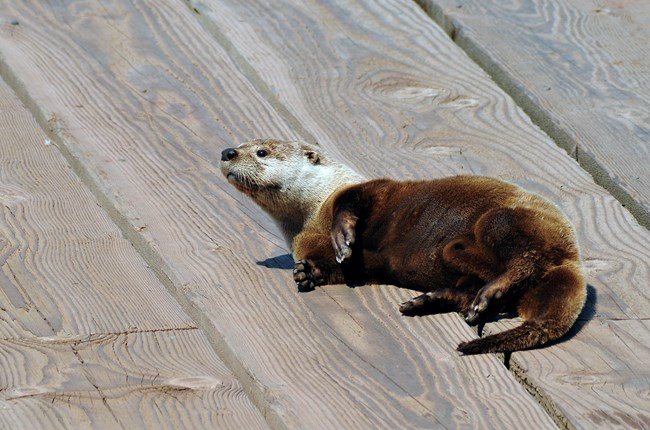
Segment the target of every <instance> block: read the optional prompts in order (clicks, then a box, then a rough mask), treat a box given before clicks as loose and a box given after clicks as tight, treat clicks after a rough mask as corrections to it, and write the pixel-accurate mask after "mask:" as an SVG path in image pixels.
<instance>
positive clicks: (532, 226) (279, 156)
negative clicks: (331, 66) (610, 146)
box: [221, 139, 586, 354]
mask: <svg viewBox="0 0 650 430" xmlns="http://www.w3.org/2000/svg"><path fill="white" fill-rule="evenodd" d="M221 170H222V172H223V174H224V175H225V176H226V178H227V179H228V181H229V182H230V183H232V184H233V185H234V186H235V187H237V189H239V190H240V191H242V192H243V193H245V194H247V195H248V196H250V197H251V198H252V199H253V200H254V201H255V202H256V203H257V204H259V205H260V206H261V207H262V208H263V209H264V210H266V211H267V212H268V213H269V214H270V215H271V216H272V217H273V218H274V219H275V221H276V222H277V223H278V225H279V227H280V229H281V230H282V232H283V234H284V236H285V238H286V240H287V242H288V244H289V245H290V246H291V250H292V253H293V258H294V261H295V262H296V263H295V269H294V280H295V282H296V284H297V285H298V288H299V289H300V290H301V291H306V290H310V289H313V288H314V286H316V285H325V284H334V283H347V284H357V285H360V284H364V283H367V282H376V283H383V284H394V285H397V286H400V287H405V288H411V289H415V290H420V291H425V293H424V294H422V295H420V296H418V297H415V298H413V299H411V300H409V301H407V302H405V303H402V304H401V305H400V311H401V312H403V313H404V314H423V313H438V312H450V311H458V312H461V313H462V314H463V315H465V319H466V321H467V322H468V323H469V324H477V323H479V322H483V321H485V319H486V318H488V317H489V316H490V315H493V314H494V313H498V312H516V313H517V314H518V315H519V316H521V317H522V318H523V319H524V320H525V321H524V323H523V324H521V325H520V326H518V327H516V328H514V329H511V330H507V331H504V332H502V333H497V334H494V335H490V336H486V337H483V338H479V339H475V340H472V341H470V342H463V343H461V344H460V345H459V346H458V350H459V351H461V352H463V353H464V354H477V353H487V352H509V351H515V350H520V349H527V348H532V347H536V346H540V345H543V344H545V343H547V342H549V341H552V340H555V339H558V338H559V337H561V336H562V335H564V334H565V333H566V332H567V331H568V330H569V329H570V328H571V327H572V326H573V324H574V323H575V321H576V319H577V318H578V315H579V314H580V311H581V309H582V307H583V306H584V303H585V299H586V283H585V277H584V274H583V270H582V265H581V263H580V258H579V253H578V247H577V245H576V239H575V234H574V232H573V228H572V226H571V224H570V223H569V221H568V220H567V218H566V217H565V216H564V215H563V214H562V212H560V210H559V209H558V208H557V207H556V206H554V205H553V204H551V203H550V202H548V201H547V200H545V199H543V198H541V197H539V196H537V195H535V194H531V193H529V192H526V191H524V190H523V189H521V188H520V187H518V186H516V185H513V184H509V183H506V182H503V181H500V180H497V179H493V178H488V177H481V176H457V177H449V178H444V179H436V180H430V181H394V180H390V179H375V180H370V181H367V180H365V179H364V178H363V177H362V176H360V175H359V174H357V173H356V172H354V171H353V170H352V169H350V168H349V167H347V166H345V165H343V164H341V163H339V162H337V161H335V160H333V159H331V158H330V157H329V156H328V155H327V154H325V153H324V152H323V151H322V149H321V148H320V147H318V146H314V145H309V144H307V143H304V142H290V141H280V140H275V139H266V140H261V139H260V140H254V141H251V142H248V143H245V144H242V145H240V146H238V147H237V148H228V149H225V150H224V151H223V152H222V156H221Z"/></svg>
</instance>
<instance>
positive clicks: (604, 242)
mask: <svg viewBox="0 0 650 430" xmlns="http://www.w3.org/2000/svg"><path fill="white" fill-rule="evenodd" d="M224 3H227V4H228V7H224ZM193 5H194V7H197V8H199V10H200V11H201V13H202V16H204V17H207V18H206V19H209V20H210V21H212V22H214V23H216V25H217V26H218V29H219V30H220V32H221V35H223V37H228V38H230V40H231V41H232V43H233V45H234V46H236V47H237V49H238V50H239V52H240V53H241V55H242V56H243V57H244V58H245V59H246V60H247V61H249V62H250V64H251V65H252V66H253V67H254V68H255V69H256V71H257V72H258V73H259V75H260V77H261V78H262V79H264V80H265V82H266V83H267V85H269V86H270V87H272V88H276V89H282V90H277V96H278V98H279V99H280V101H281V102H282V103H284V104H285V105H286V106H287V107H288V109H289V110H290V112H291V113H292V114H293V115H294V116H295V117H296V118H298V119H299V120H300V121H301V122H302V123H303V124H304V126H305V128H307V129H309V130H314V135H315V137H316V138H317V139H318V140H320V141H321V142H323V144H324V145H326V146H328V147H332V148H334V150H335V151H336V150H338V151H339V153H340V154H342V155H343V156H344V157H345V158H346V159H348V160H350V161H351V163H352V164H354V165H355V167H357V169H358V170H360V171H363V172H364V173H366V174H368V175H369V176H377V175H379V174H389V175H390V176H394V177H414V176H415V177H431V176H438V175H442V174H449V173H465V172H467V171H470V172H471V173H481V174H489V175H492V176H499V177H501V178H504V179H510V180H514V181H515V182H518V183H520V184H521V185H523V186H525V187H527V188H529V189H531V190H533V191H537V192H539V193H541V194H543V195H545V196H547V197H548V198H550V199H551V200H553V201H555V202H556V203H558V204H559V205H560V206H561V207H562V208H563V209H564V210H565V211H566V212H567V214H568V215H569V216H570V218H571V219H572V220H573V221H574V223H575V224H576V228H577V231H578V234H579V238H580V242H581V245H582V248H583V256H584V259H585V265H586V267H587V270H588V275H589V283H590V285H591V286H590V303H589V305H588V306H587V308H586V309H585V312H584V313H583V315H582V317H581V322H580V324H579V327H581V328H582V329H581V330H578V332H577V333H576V334H574V336H573V337H572V338H571V339H570V340H569V341H567V342H564V343H559V344H557V345H554V346H551V347H548V348H545V349H541V350H536V351H526V352H520V353H516V354H514V355H513V359H512V364H513V367H517V368H518V369H519V373H520V375H519V376H520V378H521V379H522V380H526V381H527V383H528V384H531V385H532V387H533V388H532V390H533V391H537V392H538V393H540V392H541V393H547V394H545V395H539V398H540V401H541V402H542V404H544V405H545V407H546V408H547V410H548V411H549V413H550V414H552V415H553V417H554V419H555V420H556V422H557V423H558V424H559V425H561V426H567V427H578V428H593V427H595V426H599V425H602V424H603V422H604V421H603V420H602V419H603V417H613V418H608V419H609V420H610V421H611V420H617V422H618V423H625V422H627V421H626V417H627V416H628V414H629V413H630V411H633V410H643V409H647V400H646V397H647V396H645V394H643V392H642V390H638V387H639V385H642V384H639V385H637V384H638V382H637V380H638V379H637V378H638V373H635V371H629V372H625V371H620V372H619V373H618V374H617V377H619V378H620V380H619V381H618V382H619V383H621V384H623V385H624V386H625V387H630V388H631V387H637V391H635V390H630V391H629V392H628V391H626V390H618V389H612V385H607V384H606V385H605V386H604V388H603V389H602V390H594V389H592V387H590V386H589V385H587V384H582V383H579V382H576V381H579V380H581V377H582V375H584V374H585V372H586V369H588V366H585V365H584V364H583V362H581V361H580V360H579V358H581V357H585V358H584V360H585V361H587V360H591V359H592V358H596V357H600V356H607V357H608V360H609V363H610V366H613V367H616V368H619V369H626V368H627V367H628V366H630V367H631V368H632V369H634V367H633V365H632V364H631V363H635V362H637V361H638V360H639V357H642V359H641V360H645V361H648V360H649V359H650V355H649V353H648V338H647V336H639V337H638V338H636V339H632V338H631V339H627V341H628V342H629V343H628V345H629V347H628V348H627V349H625V350H621V348H620V345H619V344H618V343H617V342H615V341H614V339H613V337H612V336H610V335H609V334H606V333H601V332H600V331H599V330H598V326H600V325H601V324H603V323H604V322H606V321H608V319H630V320H632V321H635V320H637V319H642V318H647V317H648V312H649V311H650V303H649V301H648V291H647V285H648V281H649V279H650V271H649V269H650V267H649V266H648V262H649V261H650V258H649V257H650V248H649V247H648V243H650V242H649V240H648V239H650V235H649V234H648V232H647V230H645V229H644V228H642V227H640V226H639V225H638V223H637V222H636V221H635V220H634V219H633V218H632V217H631V216H630V214H629V213H628V212H627V211H626V210H625V209H624V208H622V207H621V205H620V204H619V202H618V201H617V200H616V199H614V198H613V197H612V196H611V195H609V194H608V193H607V192H605V191H604V190H602V189H601V188H600V187H597V186H595V184H594V183H593V181H592V179H591V178H590V177H589V175H588V174H586V173H585V172H584V171H583V170H582V169H581V168H580V167H579V166H578V165H577V163H575V162H574V161H572V160H571V159H570V158H569V157H568V156H567V155H566V154H565V153H564V152H563V151H562V150H560V149H558V147H557V146H556V144H555V143H554V142H553V141H551V140H550V139H548V137H546V136H545V135H544V134H543V133H541V132H540V131H539V129H537V128H536V127H535V126H533V125H532V124H531V123H530V121H529V120H528V118H526V116H525V115H524V114H523V113H522V112H521V110H520V109H518V108H517V107H516V106H515V104H514V103H513V101H512V100H511V99H510V98H509V97H507V96H505V95H504V94H503V92H501V91H500V90H499V89H498V88H497V87H496V85H495V84H494V83H493V82H492V81H491V80H490V79H489V78H488V77H487V76H486V75H485V74H484V73H482V72H480V71H479V70H477V69H476V68H475V67H472V66H471V65H470V64H469V62H468V61H467V59H466V58H463V56H462V55H460V54H459V53H458V52H457V51H455V50H454V49H453V48H452V47H450V44H449V41H448V39H447V38H446V37H445V36H444V34H442V32H441V31H440V30H439V29H437V28H436V27H431V26H430V24H428V23H427V22H428V20H427V19H426V17H424V16H423V14H421V13H420V12H418V11H417V10H415V9H414V7H413V5H411V4H409V3H408V2H397V1H396V2H382V3H381V4H376V3H375V2H362V1H359V2H345V4H344V3H343V2H330V3H328V4H327V5H323V4H321V3H318V2H300V3H298V2H291V1H286V2H282V4H281V5H278V4H277V3H276V4H274V5H273V6H264V5H260V4H256V5H255V6H254V7H253V6H249V5H248V4H245V3H242V2H234V1H232V2H226V1H219V2H217V1H213V2H205V3H200V4H199V3H198V2H196V3H193ZM276 28H282V29H283V31H281V32H278V31H277V30H275V29H276ZM423 29H426V30H425V31H423ZM379 34H380V35H384V37H383V38H380V37H377V35H379ZM369 35H372V37H371V36H369ZM219 36H220V35H219V34H217V37H219ZM306 53H309V54H308V55H306ZM286 64H291V68H290V69H287V68H286V66H285V65H286ZM314 76H315V77H314ZM307 77H309V78H308V79H307ZM324 98H327V104H324V103H323V102H322V100H323V99H324ZM328 105H332V106H336V109H332V108H329V109H328V108H327V106H328ZM454 156H455V157H454ZM378 172H381V173H378ZM361 290H363V289H361ZM365 291H367V290H363V291H360V292H359V293H358V294H359V296H361V297H363V296H364V293H365ZM636 322H638V321H636ZM633 354H636V355H635V356H633ZM571 357H578V360H576V359H571ZM522 369H524V370H522ZM540 375H545V377H544V378H543V379H542V378H541V376H540ZM610 393H611V394H610ZM614 393H615V394H614ZM614 396H615V397H616V401H613V399H614ZM572 398H573V399H576V400H575V401H570V400H569V399H572ZM578 399H579V401H578ZM558 405H559V406H558ZM593 410H600V411H601V412H600V413H599V414H592V413H591V412H592V411H593ZM630 422H634V423H636V424H639V423H643V417H636V416H635V417H634V418H633V419H632V420H631V421H630Z"/></svg>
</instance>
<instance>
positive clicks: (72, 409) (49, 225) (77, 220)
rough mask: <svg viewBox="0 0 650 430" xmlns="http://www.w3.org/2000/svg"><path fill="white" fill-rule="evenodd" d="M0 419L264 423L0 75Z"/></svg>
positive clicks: (70, 424) (134, 424) (109, 424)
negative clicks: (0, 143) (0, 136)
mask: <svg viewBox="0 0 650 430" xmlns="http://www.w3.org/2000/svg"><path fill="white" fill-rule="evenodd" d="M0 135H2V146H1V148H0V202H1V203H2V206H1V209H0V265H1V271H0V286H1V289H0V427H1V428H12V429H17V428H25V429H39V428H42V429H49V428H99V427H102V428H119V427H123V428H147V427H148V428H182V427H184V428H199V427H219V428H267V427H266V424H265V422H264V419H263V417H262V415H261V414H260V412H259V411H258V410H257V409H256V408H255V407H254V406H253V404H252V403H251V401H250V399H249V398H248V397H247V396H246V395H245V394H244V392H243V390H242V386H241V384H240V383H239V381H237V380H236V379H235V378H234V377H233V375H232V373H230V371H229V370H228V369H227V368H226V366H225V365H224V364H223V362H222V361H221V360H220V359H219V357H218V356H217V355H216V354H215V352H214V350H212V348H211V347H210V345H209V343H208V342H207V339H206V338H205V335H204V334H202V333H201V332H200V331H199V330H197V329H196V328H195V327H194V326H193V325H194V324H193V322H192V320H191V318H190V317H189V316H187V315H186V314H185V313H184V312H183V310H182V309H181V307H180V306H179V304H178V303H177V302H176V301H175V300H174V299H173V298H172V296H171V295H170V294H169V293H168V292H167V291H166V290H165V287H164V286H163V285H162V284H161V283H160V282H159V281H158V279H157V278H156V277H155V275H154V274H153V272H152V271H151V270H150V269H149V268H148V267H147V265H146V263H145V262H144V260H143V259H142V258H141V257H140V255H138V253H137V252H136V251H135V250H134V249H133V247H132V246H131V244H130V243H129V242H128V241H127V240H125V239H124V238H123V237H122V235H121V233H120V230H119V229H118V228H117V226H116V225H115V224H114V223H113V222H112V221H111V220H110V218H109V217H108V216H107V214H106V213H105V212H104V211H103V210H102V209H101V208H100V207H99V206H98V203H97V200H96V199H95V198H94V197H93V195H92V194H91V193H90V192H89V191H88V189H86V188H85V187H84V186H83V184H82V183H81V181H79V178H78V177H77V176H76V175H75V174H74V173H73V172H72V171H71V169H70V168H69V166H68V164H67V162H66V161H65V159H64V158H63V156H62V155H61V153H60V151H59V150H58V149H57V147H56V145H55V144H54V143H52V142H51V141H50V140H49V139H48V138H47V137H46V135H45V133H43V131H42V130H40V129H39V126H38V124H37V123H36V121H35V119H34V117H33V116H32V115H31V114H30V113H29V111H27V110H26V109H25V108H24V107H23V106H22V105H21V103H20V102H19V100H18V98H17V97H16V95H15V94H13V93H12V91H11V90H10V88H9V87H8V86H7V84H6V83H5V82H4V81H2V80H0Z"/></svg>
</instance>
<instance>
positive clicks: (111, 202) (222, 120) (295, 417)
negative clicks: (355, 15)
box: [0, 0, 553, 428]
mask: <svg viewBox="0 0 650 430" xmlns="http://www.w3.org/2000/svg"><path fill="white" fill-rule="evenodd" d="M179 5H180V3H179V2H175V1H172V0H168V1H157V2H155V3H154V2H151V3H147V2H133V3H131V2H127V1H122V2H114V3H112V4H111V5H110V6H109V5H106V6H105V8H104V7H102V6H100V5H97V4H95V3H93V2H90V1H89V2H75V3H74V4H70V5H66V4H59V3H57V4H55V5H54V6H51V7H50V6H48V7H44V6H43V5H42V4H41V3H40V2H32V3H26V2H25V3H20V4H15V3H14V2H5V4H4V8H5V10H7V11H8V12H7V13H10V14H13V15H14V16H17V17H19V20H20V21H21V22H24V23H25V25H24V26H23V24H21V25H20V26H18V27H20V28H12V27H4V28H3V29H2V30H0V31H1V32H0V52H2V54H3V56H4V64H5V66H4V72H5V75H7V76H9V77H10V78H11V79H12V82H13V83H14V84H15V87H16V88H19V89H22V95H23V97H24V98H25V100H28V101H29V104H30V106H31V107H32V109H33V110H34V111H35V112H37V115H38V116H39V117H40V118H41V121H42V122H44V123H49V124H50V125H51V128H52V133H53V137H55V138H56V140H57V142H60V144H61V148H62V150H63V151H69V152H70V154H68V156H69V159H70V160H71V162H72V163H73V164H74V165H75V167H76V168H77V169H78V170H79V171H80V172H81V174H82V175H85V177H86V178H87V181H88V183H91V184H94V185H93V186H96V187H97V190H98V192H100V193H101V194H103V196H105V200H103V201H102V204H105V205H106V206H107V207H108V208H109V210H111V211H112V213H113V215H114V216H115V217H116V219H118V220H119V222H120V223H121V225H122V227H123V229H124V231H125V233H126V234H127V235H129V238H130V239H131V240H133V241H134V243H135V245H136V247H137V248H138V249H139V250H140V251H141V252H142V253H143V254H144V255H146V256H147V258H148V261H150V263H151V265H152V266H153V267H154V269H156V270H158V271H159V274H160V277H161V279H167V281H165V282H167V284H168V287H169V288H170V289H171V290H173V291H175V292H176V294H177V298H178V300H180V301H182V302H183V303H184V304H185V305H186V306H188V308H191V309H192V316H193V317H194V318H195V319H196V320H197V321H200V324H201V326H202V327H206V328H209V329H210V333H209V334H210V335H211V336H212V340H213V345H214V346H215V347H216V348H217V349H218V350H219V352H220V354H221V355H222V356H223V357H225V359H226V360H227V362H228V364H229V365H230V366H231V368H233V369H235V372H236V374H237V376H238V377H240V378H241V379H242V380H243V381H245V383H246V384H247V388H248V389H249V390H250V392H252V393H253V398H254V400H255V401H256V402H257V404H258V405H259V406H260V408H262V409H263V410H264V413H265V416H266V417H267V419H268V420H269V421H270V422H271V423H272V424H273V425H276V426H284V427H291V428H294V427H305V428H316V427H318V428H322V427H332V428H431V427H452V428H456V427H468V428H505V427H513V426H517V425H520V424H521V423H522V422H529V421H534V422H537V423H539V426H540V427H552V426H553V423H552V422H551V421H550V419H549V418H548V416H547V415H546V414H545V413H544V411H543V410H542V409H541V408H540V406H539V405H538V404H537V403H536V402H534V401H533V400H532V399H531V398H529V397H528V396H527V395H526V394H525V392H524V390H523V388H522V387H521V386H520V385H518V384H517V383H516V382H515V381H514V378H512V377H511V375H509V374H508V373H507V371H506V370H505V369H504V368H503V366H502V365H500V363H499V362H498V360H496V359H495V357H491V356H481V357H471V358H469V359H468V358H463V357H459V356H458V355H457V354H456V353H455V351H454V348H455V346H456V343H457V342H458V341H460V340H463V339H467V338H470V337H472V336H473V333H472V331H471V330H470V329H469V328H468V327H467V326H466V325H465V324H464V323H463V322H462V320H461V319H460V318H459V317H458V316H457V315H446V316H442V317H440V318H435V319H409V318H402V317H400V316H399V315H397V314H396V302H397V301H399V299H401V298H403V297H405V296H406V295H408V292H404V291H401V292H397V291H395V289H393V288H387V289H386V288H381V289H380V288H377V289H374V288H371V287H368V288H360V289H357V290H349V289H347V288H346V287H340V288H339V289H338V290H337V291H342V292H343V293H344V294H345V296H346V297H350V299H349V300H350V303H356V304H358V305H359V306H358V307H356V306H355V307H354V308H349V309H350V310H347V308H346V306H347V305H345V304H344V305H343V306H342V305H341V304H340V303H338V302H337V301H336V300H335V298H334V297H333V296H331V294H332V292H331V291H334V290H328V289H320V290H318V291H316V292H313V293H310V294H306V295H300V294H298V293H297V292H296V291H295V288H294V287H293V285H292V282H291V274H290V272H289V271H288V270H282V271H279V270H273V269H272V267H282V268H286V266H287V263H286V260H287V258H286V257H281V258H276V257H279V256H282V255H283V254H286V252H287V249H286V246H285V245H284V244H283V243H282V240H281V239H280V238H279V236H278V232H277V230H276V229H275V227H273V226H272V224H271V223H270V222H269V220H268V218H266V217H265V216H264V215H263V214H262V213H261V212H260V211H259V210H258V209H257V208H255V207H253V206H251V205H250V204H249V203H248V202H247V201H246V200H245V199H244V198H243V197H242V196H240V195H238V194H237V193H236V192H235V191H234V190H232V189H231V187H230V186H229V185H228V184H227V183H226V182H225V181H224V180H223V179H222V178H221V176H220V174H219V172H218V170H217V169H216V168H215V166H214V165H213V164H212V163H214V162H216V160H217V159H218V154H219V151H220V150H221V149H222V148H223V147H224V146H226V145H228V146H231V145H233V144H234V143H236V142H237V141H240V140H247V139H250V138H253V137H257V136H268V135H272V136H282V137H289V138H290V137H294V136H296V132H294V131H292V130H293V129H294V128H295V129H300V126H299V125H298V124H300V121H302V120H300V121H298V120H296V118H297V117H293V118H291V116H290V115H289V118H286V117H284V116H282V115H280V114H279V113H278V111H277V110H276V109H275V107H277V101H276V100H274V99H271V100H270V101H269V100H267V99H266V98H264V97H263V96H262V95H260V92H259V91H258V90H257V88H263V90H262V91H266V90H268V91H273V89H274V87H273V86H270V85H264V84H263V83H262V81H261V80H259V75H256V74H255V73H251V71H250V69H247V68H246V65H245V64H243V63H239V62H233V59H234V60H236V61H239V60H240V58H239V57H238V55H237V50H229V49H231V48H232V46H230V45H228V43H227V40H223V39H219V38H216V39H215V37H213V36H212V35H210V34H208V33H207V32H206V31H205V30H204V29H202V28H201V26H200V25H199V24H198V22H197V20H196V17H195V16H194V15H192V14H191V13H190V11H189V9H187V8H185V7H179ZM225 6H226V4H224V7H225ZM409 13H413V9H410V12H409ZM235 18H236V19H237V21H239V22H242V21H244V19H245V17H244V16H242V17H239V18H237V17H235ZM339 19H341V18H340V17H336V18H335V19H334V22H336V21H337V20H339ZM60 23H64V24H65V25H59V24H60ZM259 23H260V24H262V21H260V22H259ZM282 28H284V26H283V27H282ZM363 31H365V30H363ZM278 34H279V32H278ZM364 37H365V38H368V39H372V38H374V37H375V35H371V34H366V35H365V36H364ZM52 40H56V42H57V43H51V41H52ZM443 40H444V39H443ZM217 41H218V42H220V43H222V44H223V46H225V47H226V49H224V48H223V47H222V46H220V44H218V43H217ZM449 46H451V45H449ZM238 49H239V48H238ZM451 49H452V50H453V49H454V48H453V46H451ZM452 52H454V54H453V55H452V57H451V58H449V59H445V60H444V61H445V62H449V63H453V62H455V61H467V59H465V58H464V57H462V54H461V53H460V51H458V50H455V51H452ZM457 55H461V56H460V57H456V56H457ZM289 64H291V63H289V62H286V63H285V67H286V68H289V67H291V66H289ZM467 64H468V65H470V66H471V64H470V63H467ZM446 66H447V65H445V66H443V65H441V67H443V68H444V67H446ZM242 70H243V71H245V72H246V74H247V75H243V74H242ZM392 73H399V74H401V73H403V70H401V69H399V68H398V69H397V71H396V72H392ZM310 76H312V77H313V79H315V81H314V82H321V80H323V79H325V78H326V77H327V75H326V74H321V73H314V74H313V75H310ZM283 79H284V77H283ZM310 79H312V78H310ZM341 82H344V81H341ZM275 88H276V90H277V91H279V92H282V93H284V92H285V91H288V90H291V87H275ZM267 95H268V94H267ZM407 96H408V94H407ZM424 104H425V105H426V103H424ZM399 106H400V107H401V106H402V105H399ZM323 107H324V109H325V110H327V111H329V110H332V109H335V108H336V105H335V104H334V103H333V102H332V101H329V100H325V104H324V105H323ZM278 109H279V110H280V111H282V109H281V108H280V107H278ZM283 113H284V114H286V113H287V111H283ZM314 114H315V113H314ZM387 118H388V117H387ZM347 119H349V120H351V121H355V120H356V117H351V119H350V118H347ZM346 123H347V120H346ZM310 127H311V124H310ZM327 146H328V148H330V149H333V150H336V148H337V147H336V146H335V145H332V144H328V145H327ZM340 148H341V149H343V147H340ZM434 152H435V150H434ZM443 152H444V151H443ZM451 157H452V158H455V159H456V160H459V161H460V162H462V160H463V157H462V156H460V155H457V151H455V150H452V152H451ZM256 262H260V264H255V263H256ZM265 266H270V267H265ZM375 294H377V295H378V296H377V298H373V297H374V295H375ZM398 294H400V295H401V296H399V297H398V296H397V295H398ZM183 300H185V301H183ZM352 310H353V311H354V312H352ZM357 315H365V318H360V317H358V316H357ZM360 322H361V323H360ZM212 329H213V330H212ZM446 336H448V337H449V339H448V341H442V339H445V340H447V338H446ZM422 339H427V340H429V339H431V341H427V342H423V341H422ZM382 345H384V347H383V348H385V349H381V350H379V349H376V348H375V346H382ZM392 354H395V356H393V355H392ZM495 399H497V400H503V401H497V402H495Z"/></svg>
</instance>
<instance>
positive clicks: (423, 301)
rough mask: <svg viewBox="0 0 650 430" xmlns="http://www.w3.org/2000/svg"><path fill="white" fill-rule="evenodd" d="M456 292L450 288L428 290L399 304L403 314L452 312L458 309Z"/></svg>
mask: <svg viewBox="0 0 650 430" xmlns="http://www.w3.org/2000/svg"><path fill="white" fill-rule="evenodd" d="M455 296H456V294H455V293H454V292H453V291H451V290H450V289H443V290H436V291H429V292H428V293H424V294H422V295H419V296H417V297H413V298H412V299H411V300H407V301H405V302H404V303H401V304H400V305H399V311H400V312H401V313H403V314H404V315H426V314H436V313H443V312H454V311H457V310H458V309H459V306H458V300H457V297H455Z"/></svg>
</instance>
